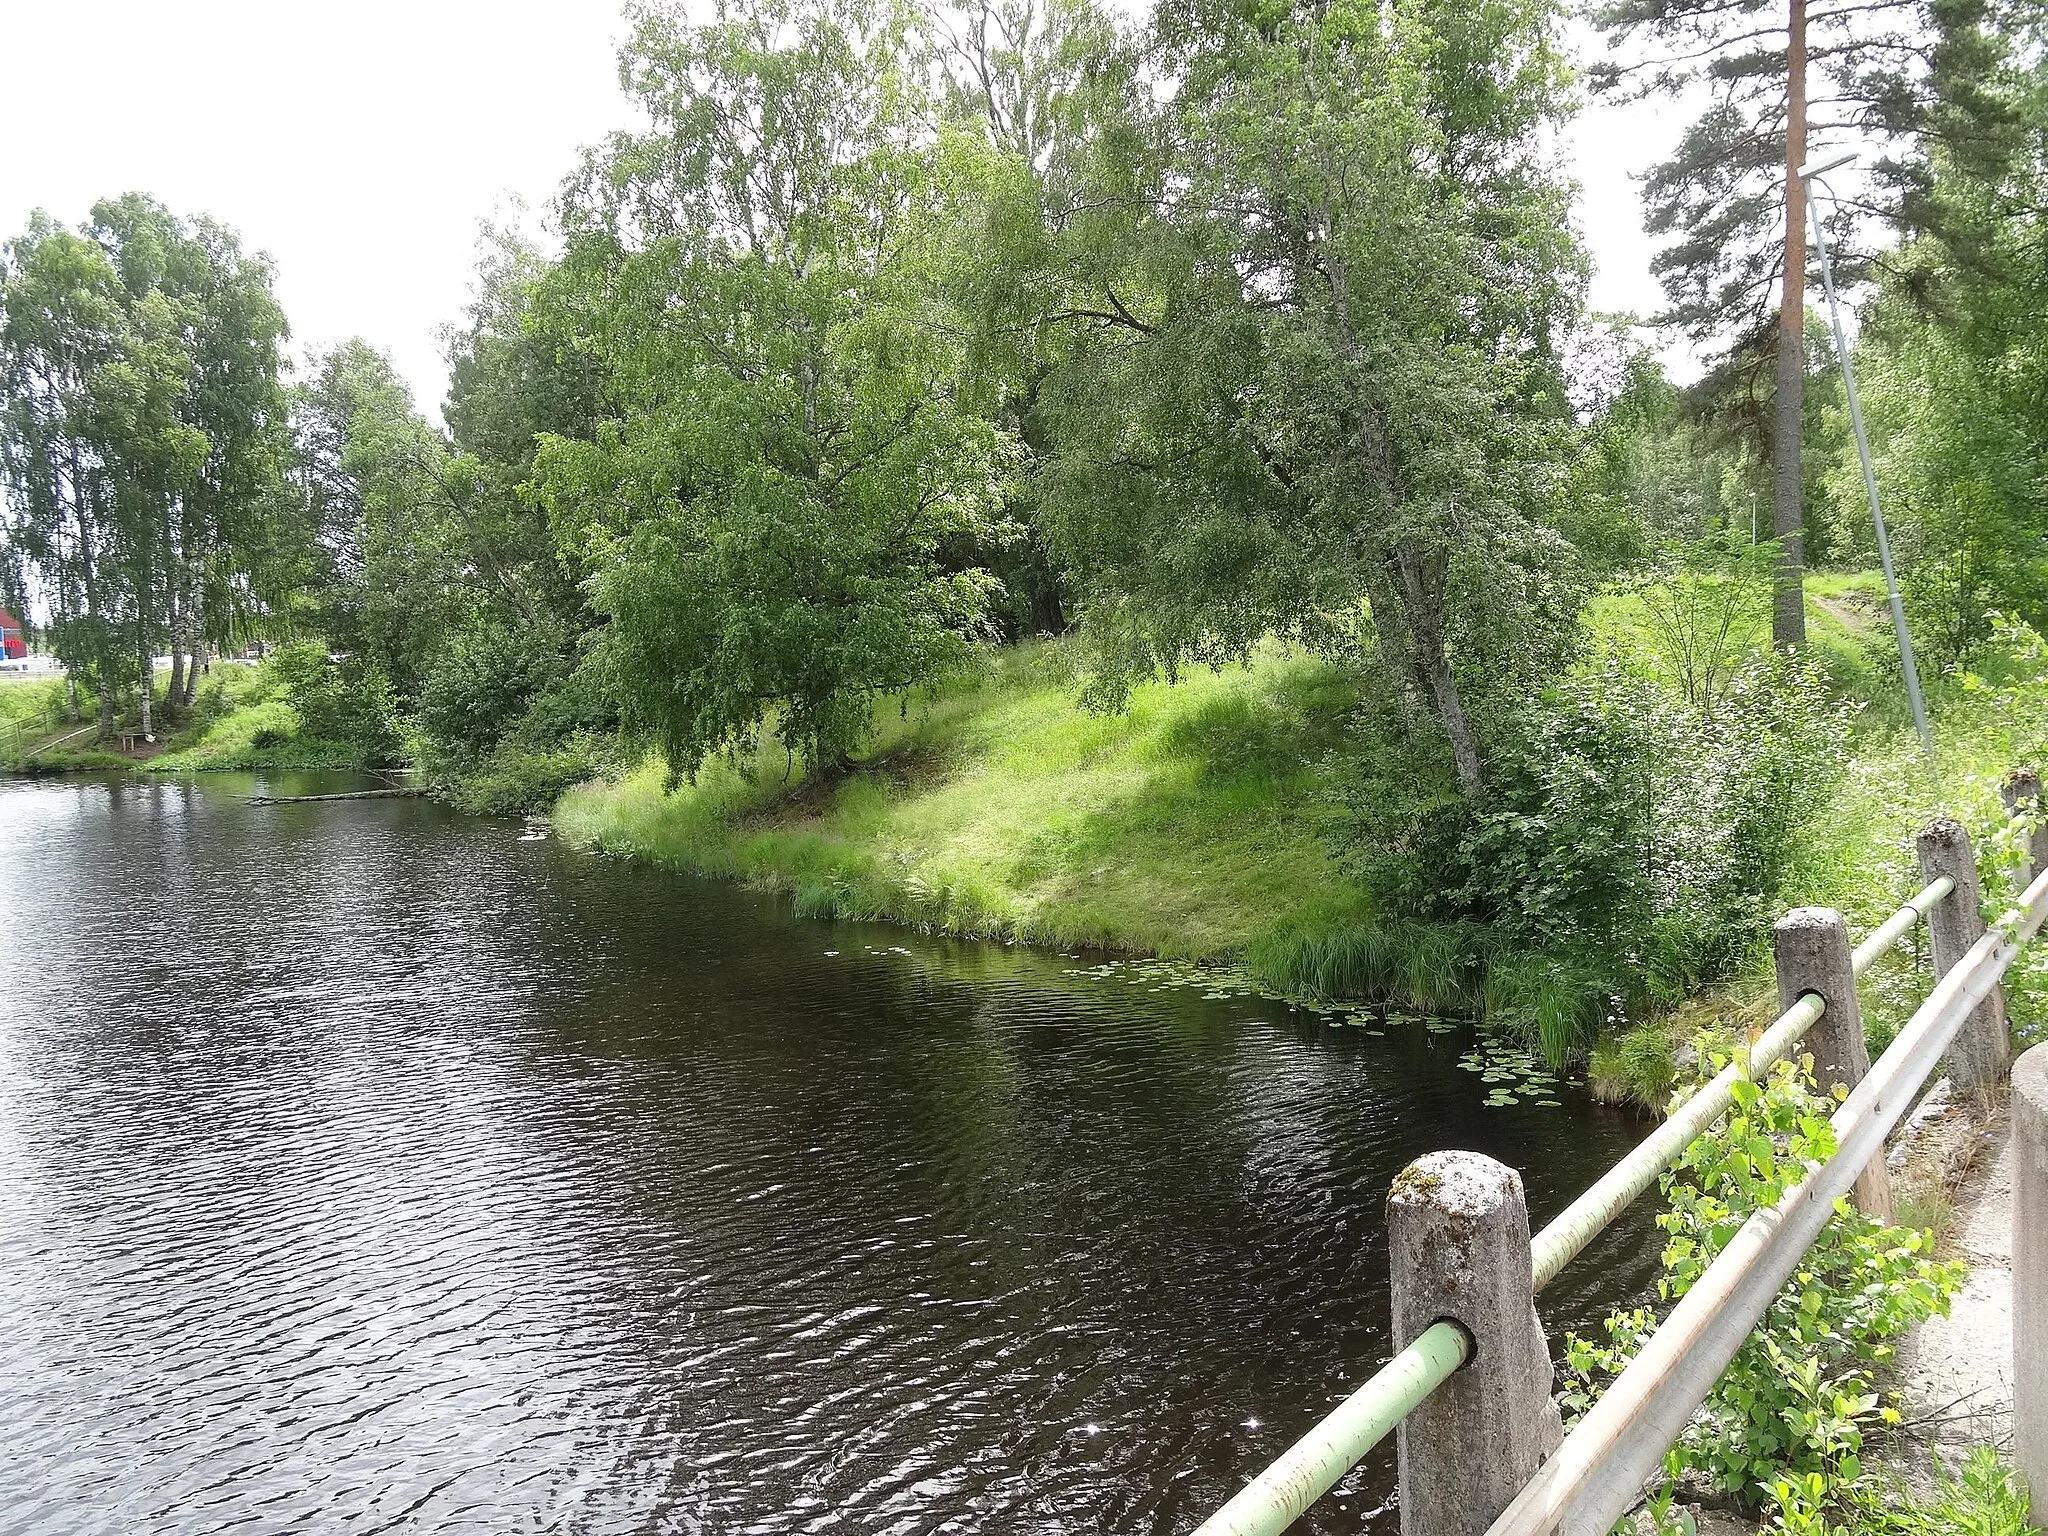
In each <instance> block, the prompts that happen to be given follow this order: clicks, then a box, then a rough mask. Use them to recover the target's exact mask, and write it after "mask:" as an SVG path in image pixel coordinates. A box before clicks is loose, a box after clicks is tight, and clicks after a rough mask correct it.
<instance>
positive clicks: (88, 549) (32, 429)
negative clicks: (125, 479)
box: [0, 213, 132, 728]
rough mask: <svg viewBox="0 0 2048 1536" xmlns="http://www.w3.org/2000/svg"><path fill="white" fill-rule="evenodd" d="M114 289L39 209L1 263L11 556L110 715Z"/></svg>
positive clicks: (121, 603) (120, 610) (1, 391)
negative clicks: (108, 449) (107, 403)
mask: <svg viewBox="0 0 2048 1536" xmlns="http://www.w3.org/2000/svg"><path fill="white" fill-rule="evenodd" d="M121 309H122V306H121V296H120V292H119V282H118V279H117V277H116V275H115V272H114V268H113V264H112V263H111V262H109V261H108V260H107V257H106V253H105V252H104V251H103V250H102V249H100V247H99V246H97V245H96V244H94V243H93V242H92V241H90V240H87V239H85V238H84V237H82V236H80V235H77V234H74V233H72V232H70V231H68V230H65V229H63V228H61V227H60V226H58V225H57V224H56V223H55V222H54V221H52V220H51V219H50V218H49V217H48V216H47V215H44V214H41V213H38V214H37V215H35V216H34V217H33V218H32V219H31V220H30V222H29V227H28V229H27V231H26V232H25V233H24V234H22V235H21V236H19V237H17V238H16V239H14V240H12V241H10V242H9V243H8V246H7V249H6V260H5V264H4V267H0V473H4V479H5V491H6V502H5V505H6V509H7V523H6V530H5V531H6V545H7V551H8V554H9V556H10V562H11V564H13V565H14V567H15V569H17V570H20V571H22V572H23V576H22V578H21V579H22V584H23V585H24V586H27V585H28V584H29V583H30V582H31V581H32V582H34V583H35V584H36V585H38V586H39V587H40V589H41V591H42V594H43V597H44V600H45V603H46V606H47V608H48V611H49V613H50V619H51V623H50V632H51V640H52V642H53V644H54V647H55V649H56V652H57V654H58V656H59V657H61V658H62V659H63V661H64V662H65V664H66V666H67V667H68V668H69V669H70V670H71V672H72V674H73V676H74V677H77V676H83V677H85V678H86V680H87V681H88V683H89V684H90V686H92V688H93V689H94V690H95V692H96V693H97V694H98V698H99V710H100V722H101V725H102V727H103V728H104V727H110V726H111V725H112V723H113V718H114V702H115V701H114V694H115V688H116V686H117V684H118V682H119V680H120V677H121V675H122V667H121V661H120V656H121V648H120V644H119V635H120V632H121V630H122V628H123V625H124V618H125V614H126V612H127V610H128V609H129V608H130V607H131V606H132V604H131V602H130V600H129V595H128V593H127V592H126V589H125V584H124V583H123V582H122V581H121V579H120V566H119V563H118V561H117V560H116V559H115V557H114V554H113V551H114V549H115V547H116V544H117V538H118V530H117V525H116V522H115V511H114V506H113V483H112V478H111V474H110V470H109V466H108V465H107V463H106V462H105V458H104V455H103V452H102V442H101V439H102V436H103V419H104V411H103V410H102V408H101V406H100V403H99V402H100V396H101V393H102V390H101V384H102V379H103V374H104V370H105V369H106V368H108V367H109V366H110V365H111V364H112V363H113V362H114V361H115V359H116V358H117V357H118V354H119V348H120V339H121V330H122V315H121Z"/></svg>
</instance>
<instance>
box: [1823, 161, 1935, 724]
mask: <svg viewBox="0 0 2048 1536" xmlns="http://www.w3.org/2000/svg"><path fill="white" fill-rule="evenodd" d="M1855 159H1856V155H1855V153H1854V152H1853V151H1851V152H1850V153H1848V154H1845V155H1837V156H1835V158H1834V159H1832V160H1828V161H1824V162H1823V163H1822V164H1820V165H1802V166H1801V167H1800V168H1799V179H1800V181H1802V182H1804V183H1806V184H1807V187H1806V206H1807V208H1808V210H1809V211H1810V212H1811V213H1812V215H1813V243H1814V246H1815V248H1816V249H1818V250H1819V251H1820V281H1821V286H1822V287H1823V288H1825V289H1826V290H1827V295H1828V321H1829V323H1830V324H1831V325H1832V326H1833V327H1834V332H1835V356H1836V357H1837V358H1838V359H1839V360H1840V361H1841V365H1842V387H1843V389H1844V390H1845V391H1846V392H1847V394H1848V396H1849V425H1850V426H1851V427H1852V428H1854V430H1855V433H1856V454H1857V457H1858V458H1860V459H1861V460H1862V461H1863V492H1864V494H1865V495H1866V496H1868V497H1869V498H1870V521H1871V523H1872V524H1873V525H1874V526H1875V527H1876V529H1877V558H1878V563H1879V564H1881V565H1882V566H1883V567H1884V589H1885V592H1886V594H1887V595H1888V596H1889V597H1890V598H1891V601H1892V629H1893V630H1894V631H1895V632H1896V633H1897V635H1898V637H1899V662H1900V665H1901V666H1902V667H1903V669H1904V670H1905V674H1906V697H1907V698H1908V699H1909V700H1910V701H1911V702H1912V705H1913V729H1914V730H1916V731H1918V732H1919V733H1920V749H1921V751H1923V752H1925V753H1926V754H1927V756H1928V758H1929V759H1930V760H1931V759H1932V758H1933V757H1934V737H1933V736H1932V735H1931V734H1930V733H1929V732H1928V729H1927V701H1926V700H1925V699H1923V698H1922V697H1921V695H1920V669H1919V668H1918V667H1917V666H1915V665H1914V663H1913V636H1912V635H1911V634H1910V633H1909V632H1908V631H1907V629H1906V605H1905V604H1904V603H1902V602H1900V601H1899V583H1898V578H1897V577H1896V576H1894V575H1893V574H1892V545H1891V540H1890V539H1889V538H1887V537H1886V536H1885V530H1884V509H1883V508H1882V507H1881V506H1879V505H1878V500H1877V471H1876V470H1874V469H1872V468H1871V467H1870V436H1869V434H1868V433H1866V432H1865V431H1864V430H1863V407H1862V405H1861V404H1860V403H1859V402H1858V401H1857V398H1856V368H1855V365H1854V364H1853V363H1851V362H1850V361H1849V338H1848V337H1847V336H1845V335H1844V334H1843V333H1842V304H1841V300H1840V299H1838V298H1837V297H1836V296H1835V268H1834V263H1833V262H1832V261H1830V260H1829V259H1828V237H1827V233H1826V231H1824V230H1823V229H1822V228H1821V223H1820V204H1819V203H1818V202H1816V201H1815V200H1814V197H1813V186H1812V183H1813V182H1815V181H1818V180H1819V179H1820V178H1821V177H1822V176H1823V175H1825V174H1826V173H1827V172H1829V171H1834V170H1840V169H1841V168H1842V167H1843V166H1845V165H1850V164H1853V163H1854V162H1855ZM1821 185H1823V186H1826V185H1827V183H1825V182H1822V183H1821ZM1834 195H1835V189H1834V188H1833V187H1828V196H1829V197H1830V198H1832V197H1833V196H1834Z"/></svg>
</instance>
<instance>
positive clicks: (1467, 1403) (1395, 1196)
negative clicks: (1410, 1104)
mask: <svg viewBox="0 0 2048 1536" xmlns="http://www.w3.org/2000/svg"><path fill="white" fill-rule="evenodd" d="M1387 1228H1388V1243H1389V1247H1390V1249H1391V1253H1392V1262H1393V1272H1394V1273H1393V1279H1394V1286H1393V1293H1394V1296H1393V1300H1394V1344H1395V1347H1396V1348H1403V1347H1405V1346H1406V1345H1408V1344H1409V1343H1410V1342H1412V1341H1413V1340H1414V1339H1415V1338H1416V1336H1417V1335H1419V1334H1420V1333H1422V1331H1423V1330H1424V1329H1426V1328H1428V1327H1429V1326H1430V1325H1431V1324H1432V1323H1437V1322H1441V1321H1443V1320H1444V1319H1446V1318H1448V1319H1449V1320H1451V1321H1452V1322H1455V1323H1457V1324H1458V1325H1459V1326H1460V1327H1462V1328H1463V1329H1464V1330H1465V1331H1466V1333H1467V1334H1469V1335H1470V1336H1471V1339H1472V1344H1473V1353H1472V1357H1471V1359H1470V1360H1469V1361H1467V1363H1466V1365H1465V1367H1464V1368H1463V1369H1462V1370H1460V1371H1459V1372H1458V1373H1457V1374H1456V1375H1454V1376H1453V1377H1451V1379H1450V1380H1449V1381H1447V1382H1445V1383H1444V1384H1443V1385H1442V1386H1441V1387H1439V1388H1437V1390H1436V1391H1435V1392H1433V1393H1431V1394H1430V1395H1429V1397H1428V1398H1427V1399H1425V1400H1424V1402H1423V1403H1422V1406H1421V1407H1419V1408H1417V1409H1416V1410H1415V1411H1414V1412H1413V1413H1411V1414H1409V1415H1408V1417H1407V1418H1405V1419H1404V1420H1402V1421H1401V1427H1400V1430H1399V1432H1398V1436H1397V1439H1398V1453H1399V1459H1400V1468H1401V1532H1402V1536H1480V1533H1482V1532H1484V1531H1485V1530H1486V1528H1487V1527H1488V1526H1490V1525H1491V1524H1493V1522H1494V1520H1495V1518H1496V1517H1498V1516H1499V1514H1500V1512H1501V1511H1502V1510H1504V1509H1506V1508H1507V1507H1508V1504H1509V1502H1510V1501H1511V1500H1512V1499H1513V1498H1514V1496H1515V1495H1516V1494H1517V1493H1519V1492H1520V1491H1521V1488H1522V1485H1523V1484H1524V1483H1525V1482H1527V1481H1528V1480H1529V1478H1530V1477H1531V1476H1532V1475H1533V1474H1534V1473H1535V1472H1536V1470H1537V1468H1539V1467H1540V1466H1542V1465H1543V1463H1544V1461H1545V1460H1546V1459H1547V1458H1548V1457H1549V1456H1550V1454H1551V1452H1553V1451H1554V1450H1556V1449H1557V1446H1558V1443H1559V1441H1560V1440H1562V1439H1563V1438H1564V1427H1563V1424H1562V1422H1561V1421H1560V1419H1559V1416H1558V1411H1557V1405H1556V1404H1555V1403H1553V1402H1552V1401H1551V1398H1550V1386H1551V1368H1550V1350H1549V1347H1548V1345H1547V1344H1546V1343H1545V1342H1544V1338H1543V1325H1542V1324H1541V1323H1539V1322H1538V1321H1537V1320H1536V1302H1535V1297H1534V1294H1533V1292H1532V1290H1531V1288H1530V1284H1529V1272H1530V1270H1529V1206H1528V1201H1527V1199H1526V1198H1525V1197H1524V1195H1523V1192H1522V1176H1521V1175H1520V1174H1518V1173H1516V1172H1515V1170H1514V1169H1512V1168H1510V1167H1508V1166H1507V1165H1506V1164H1505V1163H1497V1162H1495V1161H1494V1160H1493V1159H1492V1158H1490V1157H1482V1156H1481V1155H1480V1154H1479V1153H1477V1152H1432V1153H1430V1154H1429V1155H1428V1156H1427V1157H1423V1158H1419V1159H1417V1160H1416V1161H1415V1162H1413V1163H1411V1164H1409V1165H1408V1167H1407V1168H1406V1169H1405V1170H1404V1171H1403V1172H1402V1173H1401V1175H1400V1177H1398V1178H1397V1179H1395V1180H1394V1185H1393V1188H1392V1189H1391V1190H1389V1191H1388V1194H1387Z"/></svg>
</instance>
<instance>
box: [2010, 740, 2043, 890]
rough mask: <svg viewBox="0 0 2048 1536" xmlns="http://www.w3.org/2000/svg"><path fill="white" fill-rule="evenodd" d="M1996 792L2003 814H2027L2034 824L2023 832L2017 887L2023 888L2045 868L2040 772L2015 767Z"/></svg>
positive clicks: (2015, 815) (2013, 815)
mask: <svg viewBox="0 0 2048 1536" xmlns="http://www.w3.org/2000/svg"><path fill="white" fill-rule="evenodd" d="M1998 796H1999V798H2000V799H2001V800H2003V801H2004V802H2005V814H2006V815H2008V816H2012V817H2020V816H2031V817H2033V818H2034V825H2033V827H2032V828H2031V829H2030V830H2029V832H2028V833H2027V862H2026V867H2025V868H2023V869H2022V870H2021V871H2020V889H2022V890H2025V889H2026V888H2027V887H2028V886H2029V885H2032V884H2033V883H2034V879H2035V877H2036V876H2037V875H2039V874H2040V873H2041V871H2042V870H2044V869H2048V814H2044V813H2048V806H2044V805H2043V804H2042V803H2041V775H2040V773H2039V772H2038V771H2037V770H2035V769H2032V768H2015V769H2013V771H2012V772H2011V774H2009V775H2008V776H2007V778H2006V781H2005V783H2003V784H2002V785H2000V786H1999V790H1998Z"/></svg>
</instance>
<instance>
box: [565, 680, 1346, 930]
mask: <svg viewBox="0 0 2048 1536" xmlns="http://www.w3.org/2000/svg"><path fill="white" fill-rule="evenodd" d="M1075 693H1076V684H1075V681H1074V678H1073V676H1072V672H1071V668H1070V664H1069V661H1068V651H1067V649H1066V648H1065V647H1064V646H1062V645H1059V644H1056V643H1041V644H1036V645H1032V646H1027V647H1023V648H1020V649H1018V650H1016V651H1012V652H1006V653H1004V654H1002V655H1001V656H999V657H997V658H996V659H995V661H994V663H993V665H992V666H991V668H990V669H989V671H988V672H987V673H986V674H985V675H983V676H982V677H980V678H978V679H976V680H975V681H974V682H972V683H970V684H968V685H966V686H964V687H960V688H957V689H955V690H954V691H951V692H949V693H947V694H945V695H943V696H942V697H940V698H938V699H936V700H932V701H929V702H926V703H918V704H913V705H912V706H911V707H910V709H909V711H908V712H907V713H900V712H896V711H891V712H889V713H888V714H887V715H885V716H884V717H883V718H882V719H881V720H880V721H879V722H878V733H877V739H876V741H875V742H874V744H873V745H872V747H871V748H870V750H869V751H868V753H867V754H866V756H865V757H864V758H863V760H862V761H861V762H860V763H859V764H858V765H857V766H856V767H855V769H854V771H852V772H851V773H849V774H847V775H845V776H844V777H841V778H839V779H837V780H835V781H833V782H830V783H820V782H815V781H810V780H807V779H806V778H805V776H804V774H803V770H802V768H801V766H800V765H794V764H790V763H787V762H786V761H785V758H784V754H783V753H782V751H781V750H780V749H779V748H777V747H775V746H773V745H772V744H771V745H769V746H767V747H765V748H764V749H763V751H762V753H761V754H760V755H759V757H757V758H756V760H754V761H753V762H751V763H749V764H747V765H745V768H744V771H743V770H742V769H740V768H736V767H734V766H732V765H729V764H724V763H717V764H713V765H711V766H710V767H707V768H706V770H705V771H704V772H703V773H702V774H701V775H700V776H699V778H698V781H697V782H696V783H695V784H686V785H683V786H680V787H679V788H677V789H676V790H674V791H673V792H664V789H663V782H662V781H663V773H662V770H661V767H660V766H659V764H658V763H653V762H649V763H647V764H643V765H642V766H641V767H640V768H639V769H638V770H636V771H635V772H633V773H631V774H630V775H628V776H627V777H626V778H624V779H623V780H622V781H620V782H618V783H603V784H592V785H585V786H582V787H580V788H577V789H573V790H571V791H570V792H569V793H568V794H567V795H565V796H564V797H563V799H562V800H561V802H560V803H559V804H558V806H557V808H556V812H555V821H556V825H557V827H558V829H559V830H560V832H561V834H562V835H563V836H564V837H566V838H567V839H569V840H570V841H571V842H574V843H577V844H580V845H582V846H586V847H592V848H596V849H600V850H602V851H604V852H607V853H612V854H618V855H623V856H628V857H633V858H641V859H647V860H650V861H652V862H654V863H657V864H663V865H666V866H669V867H671V868H678V869H687V870H690V871H693V872H696V873H702V874H710V875H715V876H721V877H724V878H729V879H736V880H740V881H742V882H744V883H746V884H748V885H750V886H753V887H756V888H759V889H766V890H775V891H780V892H784V893H787V894H788V895H790V896H791V897H793V898H794V900H795V902H796V905H797V907H798V909H799V910H801V911H804V912H806V913H810V914H813V915H817V916H830V917H849V918H882V919H885V920H889V921H894V922H900V923H904V924H906V925H908V926H911V927H914V928H918V929H921V930H924V931H928V932H944V933H953V934H960V935H964V936H969V937H980V938H992V939H998V940H1002V941H1006V942H1021V943H1031V944H1040V945H1048V946H1052V947H1058V948H1071V947H1075V946H1087V947H1091V948H1101V949H1111V950H1122V951H1129V952H1134V953H1146V954H1157V955H1161V956H1165V957H1168V958H1173V959H1182V960H1215V961H1221V960H1241V959H1243V958H1245V957H1246V955H1247V954H1248V953H1249V952H1250V951H1252V950H1253V949H1254V948H1255V947H1256V945H1257V943H1258V941H1259V940H1260V939H1261V938H1262V937H1264V936H1266V935H1269V934H1272V933H1274V932H1276V931H1279V930H1281V929H1283V928H1285V927H1287V926H1289V925H1296V926H1298V925H1301V924H1320V925H1323V926H1327V927H1334V926H1336V925H1338V924H1340V923H1343V922H1347V921H1355V920H1357V918H1358V917H1360V916H1361V915H1362V914H1361V913H1360V911H1359V907H1358V897H1357V895H1356V893H1355V892H1354V891H1353V890H1352V889H1351V888H1350V887H1349V885H1348V883H1347V882H1346V881H1345V880H1344V878H1343V876H1342V874H1341V872H1340V870H1339V869H1338V867H1337V865H1336V863H1335V861H1334V859H1333V858H1332V856H1331V854H1330V852H1329V850H1328V847H1327V846H1326V844H1325V841H1324V839H1323V838H1322V836H1321V829H1322V825H1323V822H1324V820H1325V819H1326V817H1327V816H1328V815H1329V808H1328V797H1329V792H1330V788H1331V786H1330V783H1329V778H1328V773H1329V770H1328V768H1327V766H1326V759H1327V758H1328V756H1329V754H1330V753H1331V751H1332V750H1333V749H1334V748H1335V747H1336V745H1337V744H1338V742H1339V739H1340V737H1341V735H1342V733H1343V731H1344V729H1345V723H1346V720H1347V718H1348V717H1349V715H1350V713H1351V712H1352V711H1353V710H1354V709H1356V708H1357V705H1358V699H1357V695H1356V693H1355V691H1354V689H1353V687H1352V685H1351V683H1350V681H1349V680H1348V679H1347V678H1346V677H1345V676H1344V674H1342V673H1341V672H1340V671H1338V670H1337V669H1335V668H1333V667H1329V666H1326V665H1324V664H1322V663H1319V662H1316V661H1313V660H1311V659H1309V658H1306V657H1302V656H1298V655H1290V654H1287V653H1284V652H1282V651H1280V650H1279V649H1278V648H1274V649H1271V650H1269V651H1266V652H1263V653H1261V654H1260V656H1258V657H1257V658H1256V659H1255V660H1254V661H1253V662H1252V663H1251V664H1250V665H1249V666H1242V667H1231V668H1226V669H1224V670H1223V671H1221V672H1215V673H1210V672H1201V673H1197V674H1193V675H1190V676H1187V677H1185V678H1183V679H1182V680H1181V682H1180V683H1178V684H1176V685H1169V684H1166V683H1153V684H1148V685H1145V686H1142V687H1139V688H1137V689H1135V690H1134V691H1133V693H1132V695H1131V699H1130V705H1129V708H1128V709H1126V710H1124V711H1121V712H1119V713H1114V714H1103V713H1093V712H1090V711H1087V710H1085V709H1083V708H1081V707H1080V705H1079V704H1078V703H1077V702H1076V699H1075Z"/></svg>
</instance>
